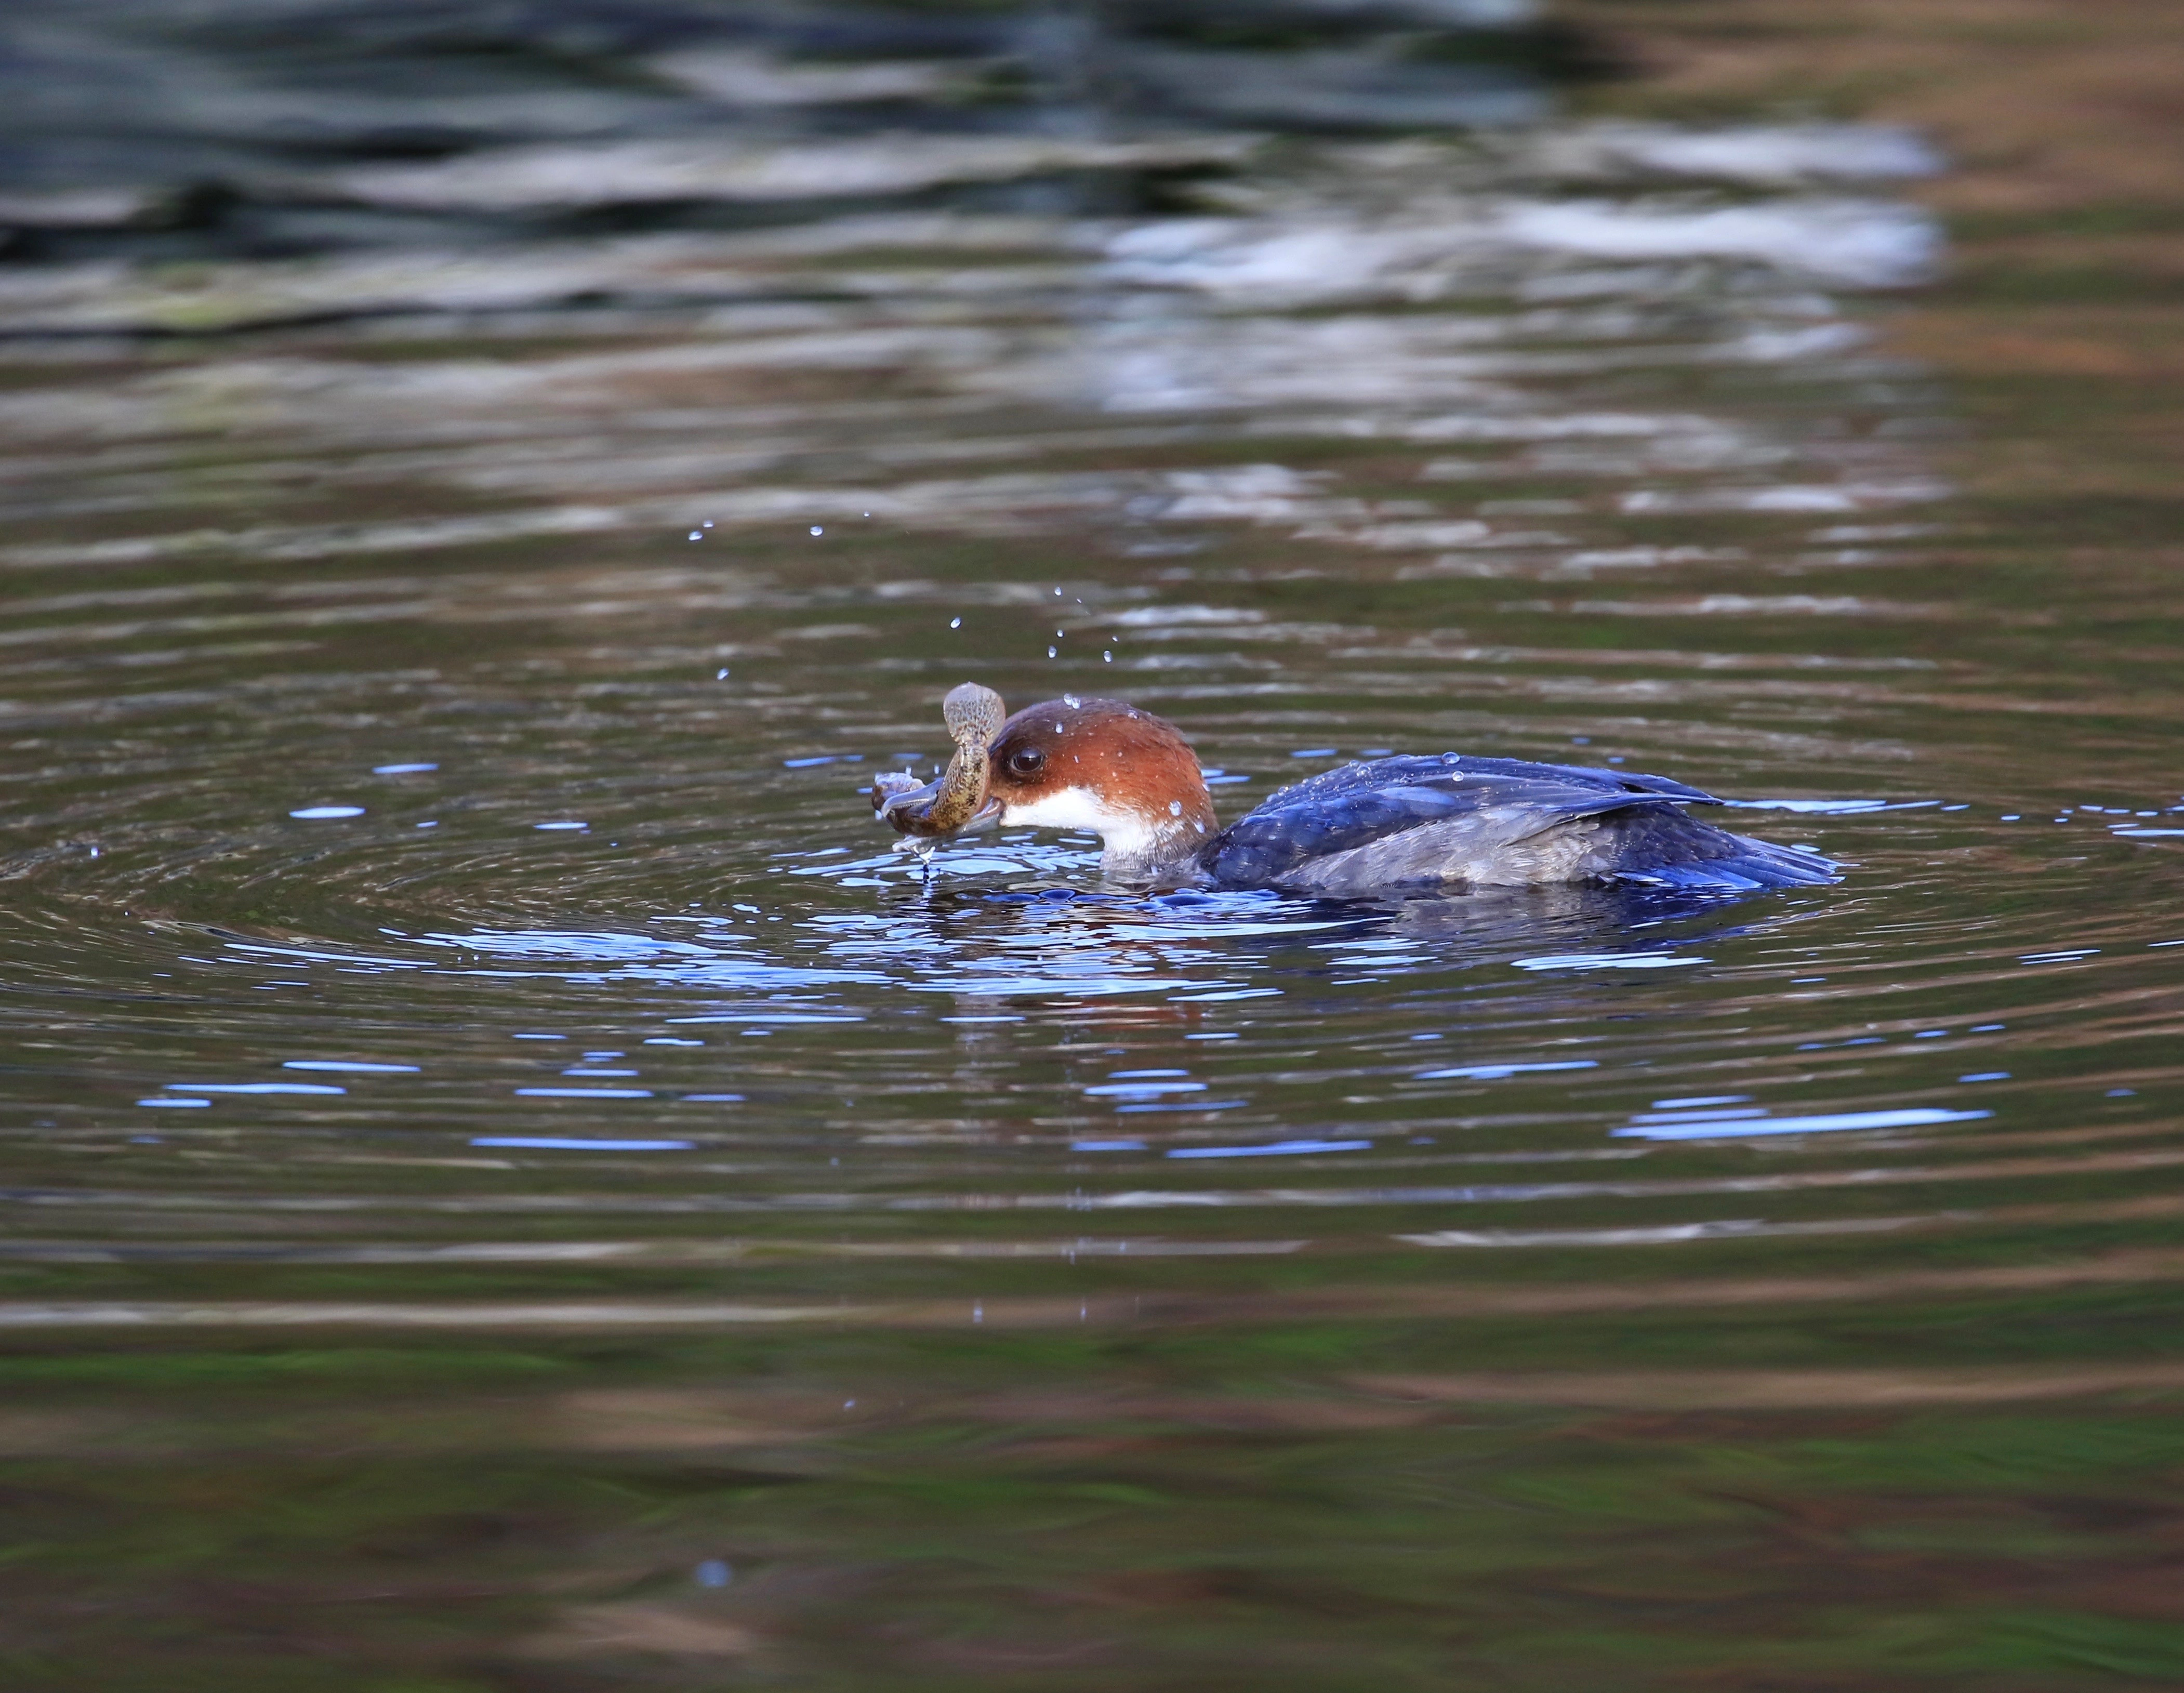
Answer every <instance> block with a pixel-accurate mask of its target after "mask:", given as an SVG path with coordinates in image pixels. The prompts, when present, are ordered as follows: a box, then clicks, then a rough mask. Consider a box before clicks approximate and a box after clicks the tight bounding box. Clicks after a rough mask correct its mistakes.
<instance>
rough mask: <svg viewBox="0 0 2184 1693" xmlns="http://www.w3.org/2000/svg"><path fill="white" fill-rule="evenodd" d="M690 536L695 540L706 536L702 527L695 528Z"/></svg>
mask: <svg viewBox="0 0 2184 1693" xmlns="http://www.w3.org/2000/svg"><path fill="white" fill-rule="evenodd" d="M690 538H691V539H692V540H693V541H702V540H704V539H705V531H704V530H702V529H693V530H692V531H691V532H690Z"/></svg>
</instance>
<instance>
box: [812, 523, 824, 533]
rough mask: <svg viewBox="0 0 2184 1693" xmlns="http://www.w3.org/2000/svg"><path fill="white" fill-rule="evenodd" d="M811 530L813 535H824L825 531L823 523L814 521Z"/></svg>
mask: <svg viewBox="0 0 2184 1693" xmlns="http://www.w3.org/2000/svg"><path fill="white" fill-rule="evenodd" d="M811 532H812V533H813V534H814V535H824V534H825V533H826V532H827V531H826V528H825V526H823V525H821V524H817V523H815V524H813V525H812V526H811Z"/></svg>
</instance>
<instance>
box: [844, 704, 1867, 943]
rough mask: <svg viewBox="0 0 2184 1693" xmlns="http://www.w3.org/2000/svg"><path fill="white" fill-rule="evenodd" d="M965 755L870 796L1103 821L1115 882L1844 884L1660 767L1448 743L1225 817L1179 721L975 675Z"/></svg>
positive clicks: (1068, 824)
mask: <svg viewBox="0 0 2184 1693" xmlns="http://www.w3.org/2000/svg"><path fill="white" fill-rule="evenodd" d="M948 720H949V724H950V731H951V732H952V733H954V734H955V737H956V756H955V758H954V760H952V761H951V762H950V766H949V770H948V771H947V773H946V774H944V776H942V777H940V778H939V780H937V781H935V782H928V783H926V784H924V785H922V786H920V785H918V784H917V782H916V780H915V778H914V777H907V776H892V777H882V778H881V779H880V781H879V782H877V784H876V785H875V787H874V789H873V794H872V803H873V807H874V810H876V811H877V813H878V815H879V816H881V817H882V818H883V819H884V820H885V821H887V822H888V823H889V824H890V825H891V826H892V827H894V829H895V830H896V831H897V832H898V833H902V834H905V835H910V836H914V837H928V838H941V837H947V836H951V835H955V834H961V833H972V832H973V831H975V830H978V829H981V828H985V827H991V826H993V825H995V824H998V825H1000V826H1001V827H1011V828H1014V827H1034V828H1055V829H1084V830H1089V831H1090V832H1091V833H1095V834H1097V835H1098V836H1099V837H1100V846H1101V849H1102V851H1101V855H1100V868H1101V871H1102V872H1103V873H1104V874H1105V875H1106V877H1108V878H1109V879H1110V880H1112V881H1116V882H1123V883H1135V884H1140V885H1151V886H1156V887H1201V888H1266V889H1273V890H1276V891H1279V892H1282V893H1286V894H1313V895H1320V896H1323V897H1328V898H1337V899H1340V898H1355V897H1361V896H1369V895H1375V894H1410V893H1425V892H1435V891H1440V892H1451V891H1457V890H1461V889H1463V888H1510V887H1524V886H1529V885H1535V884H1540V883H1573V882H1611V883H1626V884H1630V883H1635V884H1638V885H1641V886H1650V887H1658V888H1685V889H1693V890H1713V891H1719V892H1724V893H1736V892H1749V891H1751V890H1753V889H1757V888H1782V887H1793V886H1798V885H1803V884H1810V883H1825V882H1832V881H1834V880H1835V879H1836V866H1834V865H1833V864H1832V863H1830V861H1829V860H1826V859H1825V858H1822V857H1821V856H1819V855H1818V854H1817V853H1813V852H1808V851H1806V850H1805V849H1802V848H1801V847H1791V846H1778V845H1775V844H1773V843H1771V842H1768V841H1760V840H1754V839H1752V838H1751V837H1750V836H1748V835H1739V834H1732V833H1730V832H1729V831H1728V830H1726V829H1722V828H1717V827H1714V826H1713V825H1712V824H1710V823H1704V822H1701V821H1698V819H1697V818H1696V817H1693V816H1691V815H1690V814H1689V812H1688V811H1687V810H1686V809H1685V808H1687V807H1690V806H1694V805H1721V804H1722V803H1723V802H1722V801H1721V800H1719V799H1716V798H1715V797H1714V796H1713V795H1712V794H1708V793H1705V792H1703V791H1702V790H1701V789H1699V788H1691V787H1688V786H1686V785H1685V783H1683V782H1674V781H1671V780H1670V779H1669V778H1668V777H1664V776H1644V775H1639V774H1636V773H1632V772H1625V771H1619V770H1600V769H1595V768H1592V767H1590V766H1584V765H1566V764H1533V763H1529V762H1527V761H1526V760H1521V759H1499V758H1474V757H1472V756H1470V755H1466V754H1462V753H1439V754H1429V755H1410V756H1396V757H1390V758H1375V759H1368V760H1360V761H1357V762H1355V763H1351V764H1347V765H1344V766H1341V767H1340V768H1339V769H1335V770H1330V771H1323V772H1322V773H1321V774H1319V775H1318V776H1314V777H1307V779H1306V780H1304V781H1302V782H1297V783H1296V784H1295V785H1294V786H1292V787H1289V788H1283V789H1282V790H1281V791H1280V792H1279V793H1278V794H1274V795H1273V797H1272V798H1270V799H1268V800H1267V801H1266V802H1265V803H1264V804H1263V805H1260V806H1259V807H1258V808H1257V809H1256V810H1253V811H1252V812H1251V813H1250V814H1249V815H1248V816H1245V817H1243V818H1241V819H1240V820H1239V821H1236V822H1234V823H1232V824H1230V825H1229V827H1227V828H1225V829H1224V828H1222V827H1220V826H1219V824H1218V822H1217V820H1216V819H1215V816H1214V814H1213V799H1212V794H1210V793H1208V792H1207V789H1206V777H1205V773H1204V772H1203V771H1201V769H1200V768H1199V764H1198V759H1197V755H1195V754H1194V753H1193V752H1192V751H1191V749H1190V743H1188V742H1186V741H1185V740H1184V738H1183V736H1182V734H1181V732H1179V731H1178V729H1177V728H1176V727H1175V726H1174V725H1173V723H1170V722H1168V721H1166V720H1165V719H1163V718H1160V717H1156V716H1153V715H1152V713H1151V712H1150V711H1143V710H1139V709H1138V708H1137V707H1136V706H1134V705H1131V704H1128V703H1127V702H1125V701H1123V700H1119V699H1089V698H1080V697H1078V696H1077V695H1075V694H1065V695H1064V696H1063V697H1062V698H1061V699H1050V700H1048V701H1046V702H1045V703H1044V704H1039V705H1032V706H1027V707H1026V708H1025V709H1024V710H1021V711H1019V712H1017V714H1016V715H1015V716H1011V717H1008V718H1006V720H1004V719H1003V718H1002V716H1001V703H1000V697H999V696H998V695H996V694H995V693H993V692H992V690H991V689H989V688H981V687H979V686H978V684H976V683H966V684H965V685H964V686H963V687H962V688H958V689H956V690H955V691H954V692H953V693H951V694H950V696H949V708H948Z"/></svg>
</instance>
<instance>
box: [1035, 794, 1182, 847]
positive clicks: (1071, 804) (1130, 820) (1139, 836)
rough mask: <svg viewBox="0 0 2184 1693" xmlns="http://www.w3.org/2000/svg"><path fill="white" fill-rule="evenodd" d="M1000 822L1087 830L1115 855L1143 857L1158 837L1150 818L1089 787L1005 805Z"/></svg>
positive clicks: (1046, 827) (1037, 827)
mask: <svg viewBox="0 0 2184 1693" xmlns="http://www.w3.org/2000/svg"><path fill="white" fill-rule="evenodd" d="M1162 821H1167V820H1166V819H1162ZM1001 823H1002V826H1003V827H1006V828H1034V829H1089V830H1090V831H1091V832H1092V833H1094V834H1095V835H1097V836H1099V837H1100V845H1101V846H1102V847H1104V848H1106V850H1107V851H1108V852H1109V853H1110V854H1111V855H1114V856H1116V857H1118V858H1143V857H1145V855H1147V854H1149V853H1151V851H1152V850H1153V848H1154V847H1155V845H1156V844H1157V842H1158V839H1159V835H1158V832H1156V830H1155V828H1154V827H1153V824H1152V821H1151V819H1149V818H1145V817H1142V816H1139V815H1138V813H1136V812H1135V811H1132V810H1128V809H1126V808H1125V807H1123V806H1120V805H1109V804H1107V803H1106V801H1105V800H1103V799H1100V796H1099V795H1098V794H1095V793H1094V792H1093V791H1092V790H1091V789H1090V788H1061V789H1058V790H1056V792H1054V793H1052V794H1043V795H1041V796H1040V797H1039V799H1034V800H1033V801H1032V802H1031V803H1030V804H1028V805H1006V806H1004V807H1003V808H1002V810H1001Z"/></svg>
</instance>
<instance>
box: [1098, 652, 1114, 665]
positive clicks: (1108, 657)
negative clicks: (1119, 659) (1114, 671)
mask: <svg viewBox="0 0 2184 1693" xmlns="http://www.w3.org/2000/svg"><path fill="white" fill-rule="evenodd" d="M1114 662H1115V655H1114V654H1112V653H1102V654H1100V663H1101V664H1105V665H1111V664H1112V663H1114Z"/></svg>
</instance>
